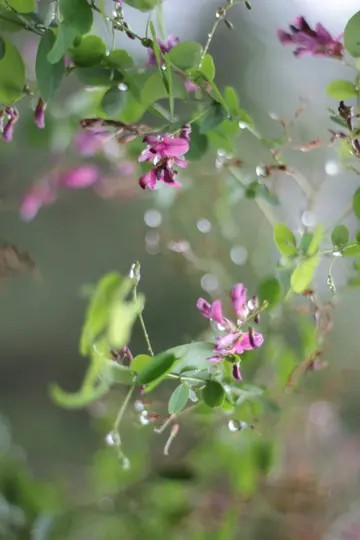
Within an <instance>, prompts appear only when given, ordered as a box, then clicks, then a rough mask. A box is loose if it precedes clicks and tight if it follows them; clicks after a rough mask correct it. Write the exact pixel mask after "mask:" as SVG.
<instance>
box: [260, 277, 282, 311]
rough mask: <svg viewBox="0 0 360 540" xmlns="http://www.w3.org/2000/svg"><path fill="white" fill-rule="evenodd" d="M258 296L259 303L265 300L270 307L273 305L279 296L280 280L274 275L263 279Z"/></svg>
mask: <svg viewBox="0 0 360 540" xmlns="http://www.w3.org/2000/svg"><path fill="white" fill-rule="evenodd" d="M258 296H259V300H260V303H261V304H262V303H263V302H264V301H265V300H266V301H267V302H268V303H269V306H270V307H273V306H275V305H276V304H277V303H278V302H279V301H280V298H281V285H280V282H279V281H278V280H277V279H276V278H275V277H270V278H268V279H265V280H264V281H262V282H261V283H260V286H259V292H258Z"/></svg>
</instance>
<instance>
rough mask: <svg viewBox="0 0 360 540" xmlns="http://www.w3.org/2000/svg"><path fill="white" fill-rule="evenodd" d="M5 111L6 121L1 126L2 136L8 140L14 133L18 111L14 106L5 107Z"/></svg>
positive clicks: (10, 139)
mask: <svg viewBox="0 0 360 540" xmlns="http://www.w3.org/2000/svg"><path fill="white" fill-rule="evenodd" d="M5 113H6V115H7V117H8V121H7V123H6V124H5V127H4V128H3V132H2V136H3V140H4V141H5V142H10V141H12V138H13V135H14V126H15V124H16V122H17V121H18V119H19V112H18V110H17V109H16V108H15V107H6V109H5Z"/></svg>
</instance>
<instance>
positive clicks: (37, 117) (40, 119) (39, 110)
mask: <svg viewBox="0 0 360 540" xmlns="http://www.w3.org/2000/svg"><path fill="white" fill-rule="evenodd" d="M45 110H46V103H45V101H44V100H43V99H42V98H39V100H38V102H37V105H36V108H35V113H34V122H35V125H36V126H37V127H38V128H39V129H44V127H45Z"/></svg>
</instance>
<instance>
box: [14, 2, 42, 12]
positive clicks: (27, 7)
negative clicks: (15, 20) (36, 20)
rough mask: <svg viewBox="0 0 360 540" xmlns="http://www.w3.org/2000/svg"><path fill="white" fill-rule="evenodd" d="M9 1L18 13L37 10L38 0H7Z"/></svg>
mask: <svg viewBox="0 0 360 540" xmlns="http://www.w3.org/2000/svg"><path fill="white" fill-rule="evenodd" d="M7 3H8V4H9V6H10V7H12V8H13V9H15V11H17V12H18V13H32V12H33V11H36V0H7Z"/></svg>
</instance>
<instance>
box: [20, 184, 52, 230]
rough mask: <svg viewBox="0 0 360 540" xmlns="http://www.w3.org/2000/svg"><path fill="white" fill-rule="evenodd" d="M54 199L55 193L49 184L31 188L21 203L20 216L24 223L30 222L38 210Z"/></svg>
mask: <svg viewBox="0 0 360 540" xmlns="http://www.w3.org/2000/svg"><path fill="white" fill-rule="evenodd" d="M55 199H56V191H55V190H53V189H52V187H51V186H50V185H49V184H39V185H35V186H32V187H31V188H30V189H29V191H27V193H26V194H25V196H24V198H23V200H22V201H21V204H20V216H21V217H22V219H23V220H24V221H31V220H32V219H34V217H35V216H36V215H37V213H38V211H39V210H40V208H42V207H43V206H47V205H49V204H51V203H52V202H54V200H55Z"/></svg>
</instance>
